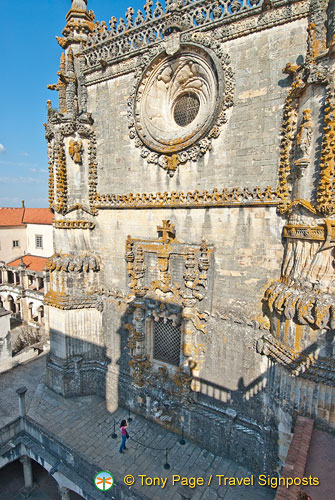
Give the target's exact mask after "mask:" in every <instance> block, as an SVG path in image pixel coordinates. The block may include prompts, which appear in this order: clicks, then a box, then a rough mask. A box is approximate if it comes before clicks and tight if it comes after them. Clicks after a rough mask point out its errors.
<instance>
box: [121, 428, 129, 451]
mask: <svg viewBox="0 0 335 500" xmlns="http://www.w3.org/2000/svg"><path fill="white" fill-rule="evenodd" d="M120 427H121V437H122V441H121V446H120V453H122V454H124V451H123V450H128V448H127V447H126V439H127V436H128V432H127V427H128V420H122V421H121V424H120Z"/></svg>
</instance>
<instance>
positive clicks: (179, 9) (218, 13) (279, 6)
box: [84, 0, 309, 70]
mask: <svg viewBox="0 0 335 500" xmlns="http://www.w3.org/2000/svg"><path fill="white" fill-rule="evenodd" d="M263 5H264V7H265V12H263V8H262V7H263ZM239 6H240V7H241V4H240V3H239V2H238V1H236V2H231V0H220V1H218V0H211V1H208V0H197V1H196V2H186V3H185V4H178V2H174V3H172V4H171V5H170V4H167V8H166V12H164V9H163V7H162V5H161V4H160V2H157V3H156V8H155V10H154V12H153V13H152V8H151V7H152V2H151V0H150V1H147V2H146V5H145V7H144V10H145V12H146V17H145V20H144V19H143V14H142V13H141V11H139V12H138V14H137V17H136V19H135V22H134V21H133V19H131V18H130V17H129V16H128V17H129V23H128V29H127V31H126V30H125V27H126V25H125V22H124V20H123V19H120V20H119V23H118V21H117V19H116V18H112V20H111V22H110V28H111V29H110V31H108V30H107V29H106V27H105V25H104V23H96V25H95V27H94V29H93V30H91V33H90V35H89V36H88V39H87V44H86V48H85V51H84V56H85V66H86V69H87V70H91V69H94V68H96V67H97V65H98V64H99V61H100V59H101V55H102V53H103V52H104V53H105V54H106V55H107V60H108V61H112V60H114V59H116V58H121V57H123V56H124V55H127V56H128V55H132V53H133V54H134V53H136V52H138V51H139V50H141V48H143V46H152V45H155V44H157V43H161V42H162V39H161V34H162V33H163V34H164V36H165V37H167V38H169V37H171V30H172V31H173V29H175V27H176V26H177V27H178V29H182V30H186V31H184V33H188V32H190V33H192V32H199V31H202V32H204V31H210V30H213V28H215V27H216V26H218V27H219V28H218V30H220V35H221V33H222V37H224V39H232V38H236V37H238V36H243V35H244V34H246V33H251V32H255V31H260V30H263V29H267V28H269V27H271V26H274V25H277V24H282V23H283V22H285V21H293V20H295V19H299V17H302V16H306V15H307V13H308V8H309V0H305V1H303V0H286V1H285V0H272V2H271V6H272V8H271V9H270V10H267V9H266V7H267V0H265V3H264V0H252V1H251V2H250V3H249V2H244V3H243V7H241V8H239ZM152 14H153V15H152ZM246 14H247V16H246ZM117 24H118V26H117ZM221 26H222V27H221ZM169 28H170V30H169ZM216 35H218V33H216ZM218 38H220V36H218Z"/></svg>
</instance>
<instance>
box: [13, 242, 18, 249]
mask: <svg viewBox="0 0 335 500" xmlns="http://www.w3.org/2000/svg"><path fill="white" fill-rule="evenodd" d="M18 246H19V240H13V248H15V247H18Z"/></svg>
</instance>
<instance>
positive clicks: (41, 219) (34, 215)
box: [23, 208, 54, 224]
mask: <svg viewBox="0 0 335 500" xmlns="http://www.w3.org/2000/svg"><path fill="white" fill-rule="evenodd" d="M53 218H54V214H53V213H52V212H51V211H50V210H49V209H48V208H25V209H24V215H23V222H24V223H25V224H52V220H53Z"/></svg>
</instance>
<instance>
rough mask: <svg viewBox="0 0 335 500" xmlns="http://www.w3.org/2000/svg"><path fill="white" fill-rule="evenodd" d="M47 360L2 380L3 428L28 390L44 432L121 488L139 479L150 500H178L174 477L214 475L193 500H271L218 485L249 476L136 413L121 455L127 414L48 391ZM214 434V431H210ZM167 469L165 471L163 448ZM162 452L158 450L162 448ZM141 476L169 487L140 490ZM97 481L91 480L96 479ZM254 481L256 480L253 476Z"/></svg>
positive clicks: (91, 399) (265, 493)
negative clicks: (20, 395)
mask: <svg viewBox="0 0 335 500" xmlns="http://www.w3.org/2000/svg"><path fill="white" fill-rule="evenodd" d="M44 371H45V356H43V357H42V356H41V357H39V358H38V359H36V360H34V361H31V362H29V363H26V364H25V365H23V366H19V367H17V368H15V369H13V370H11V371H10V372H6V373H3V374H1V375H0V426H3V425H4V424H5V423H7V422H9V421H10V420H13V419H14V418H16V417H17V416H18V397H17V394H16V392H15V391H16V389H17V388H18V387H20V386H22V385H26V386H27V388H28V392H27V393H26V401H27V408H28V415H29V416H30V417H31V418H33V419H34V420H35V421H36V422H37V423H39V424H41V425H42V426H43V427H44V428H45V429H46V430H49V431H51V432H53V433H54V434H55V435H57V436H58V438H59V439H60V440H61V441H63V442H64V443H65V444H67V445H68V446H70V447H71V448H72V449H73V450H74V451H76V450H77V451H78V452H80V453H82V454H83V455H84V456H85V457H86V459H87V460H90V461H92V462H94V463H96V464H97V465H99V466H100V467H101V470H109V471H111V472H112V474H113V476H114V478H115V480H116V481H117V482H119V483H122V482H123V480H124V476H125V475H126V474H132V475H133V476H134V477H135V484H134V486H132V487H131V489H132V490H136V491H138V492H139V493H141V494H142V495H146V496H147V498H149V499H152V500H178V499H179V498H180V497H179V495H178V494H177V490H178V489H179V487H180V486H178V485H174V486H173V485H172V484H171V482H172V475H173V474H175V475H177V474H178V475H180V476H185V477H193V476H195V477H204V478H205V482H206V484H207V483H208V481H209V478H210V476H211V474H212V475H213V479H212V481H211V484H210V486H199V487H197V488H195V489H194V490H192V493H193V496H192V500H200V499H201V500H218V499H224V500H246V499H248V500H270V499H273V498H274V495H275V491H274V490H271V489H267V488H264V487H259V486H244V487H243V486H228V485H227V486H223V485H222V486H219V479H218V478H216V474H224V475H225V476H230V477H235V478H242V477H247V476H250V475H251V473H250V472H249V471H247V470H246V469H244V468H243V467H240V466H239V465H237V464H236V463H235V462H233V461H232V460H230V459H228V458H227V457H220V456H215V455H213V454H212V453H210V452H209V451H207V450H204V449H202V448H199V447H197V446H195V445H193V444H191V443H190V442H186V445H184V446H182V445H180V444H179V442H178V441H179V439H180V436H177V435H176V434H173V433H171V432H168V431H166V430H165V429H163V428H162V427H161V426H160V425H157V424H154V423H152V422H149V421H147V420H146V419H144V418H142V417H139V416H137V415H133V414H132V418H133V421H132V423H131V424H130V427H129V434H130V436H131V439H130V440H129V441H128V448H129V450H128V451H126V453H125V454H124V455H121V454H120V453H119V446H120V441H121V439H120V432H119V422H120V420H122V419H123V418H127V417H128V412H127V411H126V410H124V409H121V408H119V409H118V410H117V411H116V412H114V413H113V414H111V413H110V412H108V410H107V409H106V402H105V400H103V399H101V398H99V397H97V396H86V397H80V398H69V399H64V398H63V397H61V396H59V395H57V394H55V393H54V392H53V391H51V390H49V389H48V388H46V387H45V386H44V380H43V374H44ZM114 418H115V419H116V421H117V426H116V432H117V434H118V437H117V439H115V440H114V439H112V437H111V435H112V433H113V422H114ZM209 432H210V431H209ZM166 447H167V448H170V447H172V449H171V450H170V451H169V454H168V462H169V463H170V464H171V468H170V469H169V470H165V469H164V463H165V461H166V460H165V448H166ZM158 448H159V449H158ZM140 474H146V475H147V476H149V477H162V478H168V481H167V484H166V487H165V488H161V487H159V486H157V485H156V486H141V484H140V481H141V479H140V478H139V475H140ZM92 480H93V478H92ZM255 482H256V477H255Z"/></svg>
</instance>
